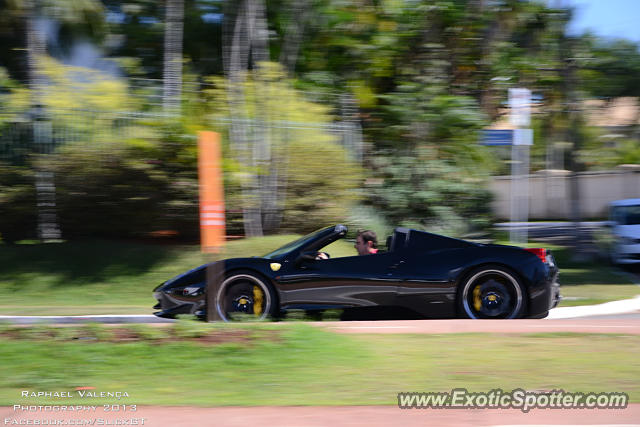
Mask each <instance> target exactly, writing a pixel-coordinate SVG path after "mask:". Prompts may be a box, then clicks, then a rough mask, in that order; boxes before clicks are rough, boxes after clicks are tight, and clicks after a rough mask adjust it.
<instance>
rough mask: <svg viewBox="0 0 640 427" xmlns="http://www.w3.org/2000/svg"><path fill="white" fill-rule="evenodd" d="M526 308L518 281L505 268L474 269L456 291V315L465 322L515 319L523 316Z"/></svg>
mask: <svg viewBox="0 0 640 427" xmlns="http://www.w3.org/2000/svg"><path fill="white" fill-rule="evenodd" d="M526 306H527V298H526V292H525V288H524V286H523V285H522V281H521V280H520V278H519V277H518V275H517V274H515V273H514V272H513V271H511V270H510V269H508V268H506V267H502V266H497V265H487V266H483V267H479V268H476V269H474V270H472V271H471V272H470V273H469V274H468V275H467V276H466V277H465V279H464V281H462V283H461V285H460V288H459V294H458V313H459V314H460V316H461V317H465V318H468V319H517V318H519V317H522V316H523V315H524V313H525V312H526Z"/></svg>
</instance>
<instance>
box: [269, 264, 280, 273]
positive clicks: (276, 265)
mask: <svg viewBox="0 0 640 427" xmlns="http://www.w3.org/2000/svg"><path fill="white" fill-rule="evenodd" d="M270 265H271V269H272V270H273V271H278V270H280V267H281V264H278V263H277V262H272V263H271V264H270Z"/></svg>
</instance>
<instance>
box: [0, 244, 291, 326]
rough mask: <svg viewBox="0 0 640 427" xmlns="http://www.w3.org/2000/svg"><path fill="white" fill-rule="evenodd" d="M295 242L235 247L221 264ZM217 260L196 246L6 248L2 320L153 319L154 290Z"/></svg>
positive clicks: (1, 249) (1, 253) (0, 284)
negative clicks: (143, 316)
mask: <svg viewBox="0 0 640 427" xmlns="http://www.w3.org/2000/svg"><path fill="white" fill-rule="evenodd" d="M295 237H296V236H272V237H265V238H261V239H244V240H239V241H234V242H231V243H229V244H228V245H227V247H226V249H225V251H224V253H223V254H220V255H218V258H222V257H224V258H227V257H238V256H253V255H263V254H265V253H267V252H269V251H271V250H273V249H276V248H277V247H279V246H280V245H282V244H284V243H286V242H288V241H290V240H291V239H293V238H295ZM213 259H214V257H213V256H212V255H207V254H202V253H200V247H199V246H196V245H189V246H187V245H182V246H175V245H171V246H170V245H161V244H144V243H133V242H115V241H88V242H65V243H57V244H40V245H15V246H8V245H0V265H1V267H0V314H26V315H72V314H126V313H136V314H144V313H151V312H152V308H151V307H152V306H153V305H154V304H155V300H154V299H153V297H152V295H151V291H152V290H153V288H154V287H156V286H157V285H159V284H160V283H162V282H163V281H165V280H167V279H169V278H171V277H173V276H175V275H177V274H179V273H183V272H185V271H187V270H189V269H191V268H194V267H196V266H198V265H202V264H204V263H206V262H209V261H212V260H213Z"/></svg>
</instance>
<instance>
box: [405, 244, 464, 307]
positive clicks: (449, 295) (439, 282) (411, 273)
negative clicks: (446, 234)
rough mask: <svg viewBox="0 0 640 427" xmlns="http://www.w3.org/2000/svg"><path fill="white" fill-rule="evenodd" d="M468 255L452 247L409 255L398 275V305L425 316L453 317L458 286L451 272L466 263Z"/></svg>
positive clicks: (462, 249)
mask: <svg viewBox="0 0 640 427" xmlns="http://www.w3.org/2000/svg"><path fill="white" fill-rule="evenodd" d="M467 252H468V251H467V250H465V249H464V248H452V249H445V250H438V249H436V250H426V251H416V252H411V253H407V254H406V256H405V257H404V262H403V263H402V264H401V266H400V267H399V268H398V272H397V274H398V276H399V283H398V290H397V304H398V305H399V306H401V307H405V308H407V309H410V310H412V311H415V312H417V313H420V314H422V315H424V316H429V317H448V316H453V315H454V314H455V311H454V305H455V298H456V288H455V286H456V284H455V282H454V281H453V280H452V274H451V273H452V271H455V269H456V267H457V266H458V265H461V264H464V263H465V262H466V261H465V260H466V259H467V258H468V256H469V255H468V254H467Z"/></svg>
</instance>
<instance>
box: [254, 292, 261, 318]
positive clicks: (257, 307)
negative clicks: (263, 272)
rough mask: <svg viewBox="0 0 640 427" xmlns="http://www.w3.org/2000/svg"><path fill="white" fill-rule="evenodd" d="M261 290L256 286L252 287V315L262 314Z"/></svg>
mask: <svg viewBox="0 0 640 427" xmlns="http://www.w3.org/2000/svg"><path fill="white" fill-rule="evenodd" d="M262 299H263V295H262V290H260V288H259V287H258V286H254V287H253V314H255V315H260V314H262Z"/></svg>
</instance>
